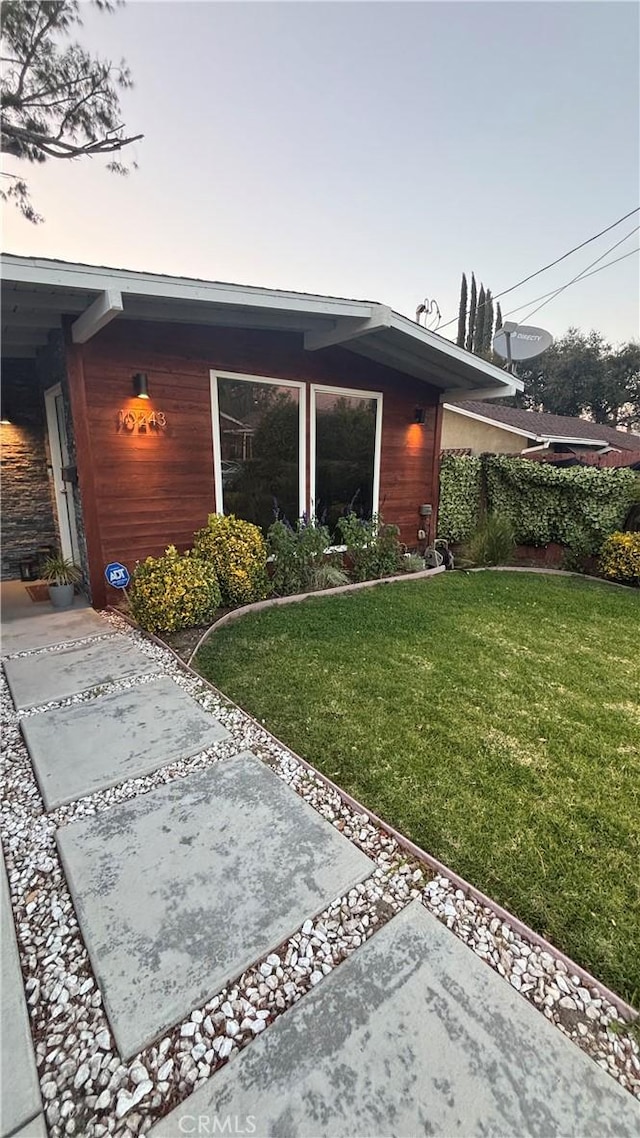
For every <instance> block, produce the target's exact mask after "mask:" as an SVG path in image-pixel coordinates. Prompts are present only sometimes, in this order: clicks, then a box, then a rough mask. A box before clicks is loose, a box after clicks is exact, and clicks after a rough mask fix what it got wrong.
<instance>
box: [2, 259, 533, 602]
mask: <svg viewBox="0 0 640 1138" xmlns="http://www.w3.org/2000/svg"><path fill="white" fill-rule="evenodd" d="M2 270H3V271H2V276H3V281H2V333H3V335H2V355H3V390H2V396H3V410H2V420H3V425H2V436H3V449H4V454H5V460H6V467H5V476H4V485H3V491H4V494H3V498H4V501H3V506H4V519H3V522H4V526H3V531H4V532H3V539H4V544H3V576H7V577H15V576H17V575H18V574H19V571H20V564H21V562H23V561H24V559H25V557H26V556H27V555H28V554H29V553H30V552H31V553H33V552H35V551H36V550H37V549H38V546H42V545H48V544H51V542H52V539H53V540H56V538H57V541H58V543H59V545H60V548H61V550H62V552H63V554H64V555H65V556H67V557H72V558H73V559H74V560H75V561H77V562H78V563H79V564H81V565H82V567H83V570H84V573H85V577H86V582H87V585H88V587H89V590H90V594H91V598H92V600H93V603H94V604H96V605H103V604H104V603H105V602H106V601H109V600H113V599H114V598H115V595H116V594H115V592H114V591H113V590H111V589H110V588H107V586H106V584H105V580H104V569H105V566H106V565H107V564H108V563H109V562H111V561H123V562H125V563H126V564H128V566H129V568H130V569H133V567H134V565H135V563H136V561H137V560H138V559H141V558H144V557H146V556H148V555H150V554H151V555H158V554H160V553H161V552H162V551H163V550H164V548H165V547H166V546H167V545H168V544H169V543H170V542H172V543H175V544H176V545H177V546H178V547H179V548H186V547H188V546H189V545H190V543H191V540H192V536H193V532H194V530H196V529H197V528H199V527H200V526H202V525H204V524H205V522H206V520H207V515H208V514H209V513H210V512H213V511H217V512H219V513H223V512H226V513H231V512H233V513H236V514H238V515H240V516H242V517H245V518H248V519H249V520H253V521H256V522H258V523H259V524H260V525H261V526H262V527H263V528H264V529H266V528H267V527H268V525H269V524H270V522H271V521H272V520H273V517H274V510H278V511H280V513H281V514H283V515H285V516H287V517H288V518H289V520H290V521H295V520H296V518H297V517H299V516H301V515H302V514H304V513H306V514H307V515H309V514H311V515H314V514H315V515H317V516H319V517H321V518H327V519H328V521H329V524H331V525H333V524H334V523H335V519H336V518H337V517H339V516H340V514H341V513H342V512H343V511H344V510H346V509H349V508H350V506H353V507H354V508H355V509H356V510H357V511H358V512H359V513H360V514H361V515H362V516H366V515H369V516H370V515H371V514H372V513H376V512H378V511H381V512H382V514H383V515H384V516H385V518H386V519H387V520H388V521H390V522H395V523H397V524H398V525H399V526H400V527H401V534H402V538H403V540H404V541H405V542H406V543H407V544H408V545H412V546H415V544H416V541H417V534H418V530H419V529H421V528H422V526H423V525H424V517H423V515H422V514H421V512H420V510H421V507H422V506H424V505H425V504H430V505H431V506H432V507H433V511H434V516H435V511H436V509H437V495H438V473H439V470H438V467H439V453H440V436H441V427H442V407H443V402H444V401H447V400H452V399H459V398H463V399H464V398H466V397H469V396H471V397H473V396H474V395H475V396H476V397H477V398H499V397H500V396H503V395H504V396H508V395H513V394H514V393H515V392H516V391H517V390H521V388H522V384H521V381H520V380H517V379H515V378H514V377H512V376H509V375H507V373H506V372H504V371H503V370H501V369H500V368H498V367H495V366H494V365H492V364H490V363H487V362H486V361H484V360H482V359H480V357H478V356H475V355H472V354H471V353H469V352H467V351H465V350H464V349H462V348H459V347H457V346H456V345H455V344H453V343H451V342H450V341H449V340H446V339H444V338H443V337H441V336H438V335H437V334H435V333H433V332H430V331H428V330H427V329H425V328H422V327H420V326H419V325H418V324H416V323H415V322H414V321H413V320H410V319H408V318H407V317H405V316H401V315H399V314H397V313H395V312H393V311H392V310H391V309H390V308H387V307H386V306H384V305H381V304H376V303H373V302H371V301H356V300H341V299H338V298H335V297H327V296H314V295H309V294H305V293H295V292H283V291H278V290H270V289H263V288H245V287H242V286H239V285H229V284H220V283H215V282H210V281H200V280H189V279H185V278H182V277H169V276H162V275H158V274H152V273H142V272H130V271H126V270H120V269H109V268H101V267H98V266H90V265H76V264H69V263H67V262H64V261H52V260H46V259H40V258H32V257H17V256H12V255H5V256H4V257H3V261H2ZM433 532H435V530H434V531H433Z"/></svg>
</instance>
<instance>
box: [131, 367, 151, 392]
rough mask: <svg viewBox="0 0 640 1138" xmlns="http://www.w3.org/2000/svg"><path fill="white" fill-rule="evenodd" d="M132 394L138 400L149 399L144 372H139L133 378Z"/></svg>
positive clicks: (147, 384) (147, 381)
mask: <svg viewBox="0 0 640 1138" xmlns="http://www.w3.org/2000/svg"><path fill="white" fill-rule="evenodd" d="M133 393H134V395H136V396H137V398H138V399H148V398H149V377H148V376H147V373H146V371H139V372H136V374H135V375H134V377H133Z"/></svg>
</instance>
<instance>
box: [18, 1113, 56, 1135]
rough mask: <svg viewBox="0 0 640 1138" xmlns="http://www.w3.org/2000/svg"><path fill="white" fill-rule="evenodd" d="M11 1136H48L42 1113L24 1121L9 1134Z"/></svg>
mask: <svg viewBox="0 0 640 1138" xmlns="http://www.w3.org/2000/svg"><path fill="white" fill-rule="evenodd" d="M11 1138H48V1133H47V1126H46V1123H45V1120H44V1115H43V1114H38V1115H37V1116H36V1117H35V1118H32V1119H31V1121H30V1122H26V1123H25V1125H24V1126H21V1127H20V1129H19V1130H16V1131H15V1132H14V1133H13V1134H12V1135H11Z"/></svg>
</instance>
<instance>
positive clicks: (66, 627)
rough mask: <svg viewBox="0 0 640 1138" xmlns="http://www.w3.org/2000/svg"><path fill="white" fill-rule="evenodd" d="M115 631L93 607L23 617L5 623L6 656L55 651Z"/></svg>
mask: <svg viewBox="0 0 640 1138" xmlns="http://www.w3.org/2000/svg"><path fill="white" fill-rule="evenodd" d="M112 629H113V625H111V624H109V622H108V621H106V620H104V619H103V617H101V616H98V614H97V612H94V611H93V609H89V608H79V609H69V610H68V611H65V612H48V613H38V614H36V615H35V616H27V617H19V618H18V619H17V620H7V621H4V622H3V624H2V654H3V656H10V655H11V654H12V653H13V652H31V651H33V650H34V649H36V648H51V647H52V646H53V645H54V644H64V643H65V641H67V640H81V639H83V637H85V636H106V635H108V634H109V633H110V632H111V631H112Z"/></svg>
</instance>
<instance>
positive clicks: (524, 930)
mask: <svg viewBox="0 0 640 1138" xmlns="http://www.w3.org/2000/svg"><path fill="white" fill-rule="evenodd" d="M440 572H443V568H438V569H435V570H427V571H426V573H421V574H410V575H403V576H402V577H400V578H398V580H401V581H403V580H407V579H409V580H410V579H411V577H412V576H425V575H427V574H433V573H440ZM545 572H548V570H545ZM557 572H563V573H565V572H567V571H564V570H557ZM569 575H570V576H582V574H579V573H578V574H569ZM390 580H392V579H391V578H382V579H380V580H377V581H366V582H359V583H358V585H356V586H355V587H356V588H357V587H361V586H362V585H379V584H384V583H385V581H386V582H389V581H390ZM394 580H395V578H394ZM605 583H608V582H605ZM612 583H613V582H612ZM352 588H354V586H341V587H340V591H344V590H345V589H352ZM337 591H338V590H337V589H326V590H322V594H319V593H307V594H304V595H299V594H296V595H295V596H294V597H282V598H276V601H280V602H283V601H291V600H302V599H306V598H307V597H314V596H318V595H326V594H332V593H335V592H337ZM272 603H273V602H272ZM258 604H259V605H264V604H265V602H264V601H261V602H258ZM255 607H256V606H255V605H247V606H245V608H246V609H248V608H252V609H253V608H255ZM108 610H109V611H110V612H113V613H114V614H115V615H116V616H119V617H120V618H121V619H123V620H124V621H125V622H126V623H127V624H129V625H130V626H131V628H133V629H134V630H135V631H136V632H141V633H142V634H143V635H144V636H147V637H148V638H149V639H150V640H152V641H153V643H154V644H158V645H159V646H160V647H161V648H164V649H165V650H166V651H168V652H170V653H171V655H172V656H173V657H174V659H175V660H176V661H177V662H178V664H179V665H180V667H181V668H184V669H185V670H186V671H187V672H188V673H189V674H190V675H191V676H193V677H194V678H195V679H197V680H199V681H200V682H201V683H203V684H205V685H206V686H207V687H208V688H210V689H211V691H212V692H214V693H215V694H216V695H218V696H222V698H223V699H225V700H227V702H228V703H230V704H232V705H233V706H234V707H238V708H239V709H240V710H241V711H242V712H243V713H244V715H246V716H247V718H248V719H250V720H251V722H252V723H253V724H254V725H255V726H256V727H257V728H258V729H259V730H260V731H264V733H265V734H266V735H268V736H269V738H270V739H273V741H274V743H276V744H277V745H278V746H279V747H285V749H286V750H287V751H288V752H289V754H290V755H291V756H292V757H293V758H294V759H296V760H297V762H299V763H300V764H301V766H303V767H304V768H305V769H306V770H308V771H310V772H311V773H312V774H313V775H314V777H316V778H317V779H319V780H320V781H321V782H322V783H324V785H325V786H327V787H329V789H330V790H332V791H334V792H335V793H337V794H338V795H339V796H340V798H341V799H342V800H343V801H344V802H345V803H346V805H347V806H350V807H351V809H352V810H354V811H355V812H356V813H358V814H366V815H367V817H368V818H369V820H370V821H371V822H373V824H374V825H375V826H379V827H380V829H382V830H385V831H386V833H387V834H389V835H390V836H391V837H392V838H394V839H395V841H396V842H397V843H398V845H399V846H400V847H401V849H404V850H405V851H406V852H407V853H409V854H411V855H412V857H415V858H417V859H418V861H421V862H423V863H424V864H425V865H427V866H428V867H429V868H430V869H431V870H433V871H434V873H436V874H439V875H441V876H443V877H447V878H448V879H449V880H450V881H451V882H452V883H453V884H454V885H456V887H457V888H458V889H461V890H462V891H463V892H464V893H466V894H467V895H468V896H469V898H471V899H472V900H474V901H476V902H478V904H480V905H484V906H486V907H487V908H488V909H490V910H491V911H492V912H494V913H495V915H496V916H497V917H499V918H500V920H501V921H504V922H505V923H507V924H509V925H510V926H511V928H512V929H513V930H514V932H516V933H518V934H519V935H520V936H522V937H524V938H525V940H529V941H530V942H531V943H532V944H535V945H537V947H538V948H539V949H540V950H541V951H542V952H546V953H549V955H550V956H552V957H553V958H555V959H556V960H559V961H561V962H562V963H563V964H564V965H565V967H566V968H567V970H568V971H569V972H570V973H572V974H573V975H575V976H579V977H580V980H581V981H582V982H583V983H584V985H585V987H589V988H596V989H597V990H598V992H599V993H600V994H601V996H604V998H605V999H607V1000H608V1001H609V1003H610V1004H612V1005H613V1007H615V1008H616V1010H617V1011H618V1013H619V1015H620V1018H621V1019H623V1020H625V1021H626V1022H627V1023H634V1022H636V1021H637V1020H638V1019H639V1016H640V1012H639V1011H638V1009H636V1008H634V1007H633V1006H632V1005H631V1004H628V1003H627V1002H626V1000H623V999H622V997H621V996H618V995H617V993H616V992H614V991H613V990H612V989H611V988H608V987H607V986H606V984H603V983H602V981H600V980H598V979H597V978H596V977H595V976H593V975H592V974H591V973H590V972H588V971H587V969H586V968H583V967H582V965H580V964H577V963H576V961H575V960H572V959H571V957H570V956H567V955H566V954H565V953H564V952H562V951H561V949H559V948H556V946H555V945H553V944H552V943H551V942H550V941H548V940H546V938H545V937H543V936H542V935H541V934H540V933H537V932H535V930H534V929H532V928H530V927H529V925H527V924H525V923H524V921H521V920H520V919H519V918H518V917H515V916H514V915H513V913H510V912H509V910H508V909H505V908H503V907H502V905H499V904H498V903H497V902H496V901H494V900H492V898H491V897H489V896H488V895H487V894H486V893H483V892H482V890H480V889H477V888H476V887H475V885H472V884H471V883H470V882H468V881H467V880H466V879H465V878H464V877H461V876H460V874H458V873H455V872H454V871H453V870H452V869H449V867H448V866H447V865H445V864H444V862H441V861H439V860H438V859H437V858H436V857H433V856H432V855H431V854H429V853H427V851H426V850H424V849H422V847H421V846H418V845H416V844H415V842H412V841H411V839H410V838H407V837H405V835H404V834H402V833H400V831H399V830H396V829H394V827H393V826H391V825H390V824H389V823H388V822H385V821H384V819H382V818H380V817H379V816H378V815H377V814H375V813H374V812H373V811H372V810H369V809H368V808H367V807H366V806H363V804H362V803H361V802H359V801H358V799H357V798H354V797H353V796H352V795H351V794H349V793H348V792H347V791H346V790H343V789H342V787H341V786H338V784H337V783H335V782H333V781H332V780H331V779H330V778H328V777H327V776H326V775H324V774H323V773H322V772H321V771H319V770H318V769H317V768H316V767H314V766H313V764H312V763H310V762H308V760H307V759H304V758H303V757H302V756H301V755H299V754H297V752H296V751H294V750H292V748H291V747H289V746H288V745H287V744H286V743H283V742H282V740H281V739H278V737H277V736H276V735H274V734H273V732H272V731H270V730H269V728H268V727H266V726H265V724H264V723H260V721H259V720H257V719H256V718H255V716H254V715H252V714H251V712H250V711H247V710H246V708H244V707H242V706H241V705H240V704H239V703H236V702H235V700H232V699H230V697H229V696H228V695H226V694H225V693H224V692H221V691H220V690H219V689H218V688H216V687H215V686H214V685H213V684H212V683H210V681H209V680H208V679H207V678H206V677H205V676H203V675H202V674H201V673H200V672H198V671H196V669H195V668H192V667H191V664H190V663H186V662H185V661H184V660H183V659H182V658H181V657H180V656H179V655H178V654H177V652H175V651H174V650H173V648H172V647H171V645H170V644H167V643H166V641H164V640H161V639H160V637H159V636H156V635H154V633H152V632H144V631H143V630H142V629H140V628H139V626H138V625H137V624H136V623H135V621H134V620H132V619H131V617H130V616H128V615H127V614H126V613H123V612H121V611H120V610H119V609H117V608H115V607H113V606H112V605H109V606H108ZM234 611H238V612H240V611H242V610H234ZM228 615H232V614H228ZM222 619H223V620H224V617H223V618H222ZM214 627H215V625H213V626H212V628H214ZM209 631H211V630H209ZM206 635H208V633H206V634H205V636H206ZM192 658H193V656H192V657H191V659H192ZM453 935H454V936H455V935H456V934H455V933H453ZM522 998H523V999H526V997H525V996H524V995H523V996H522ZM541 1014H542V1013H541Z"/></svg>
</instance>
